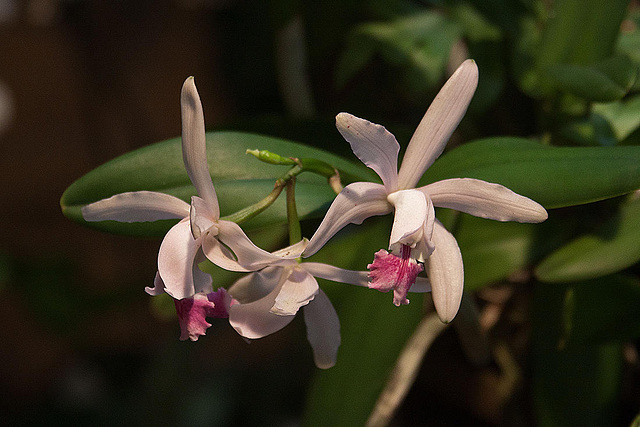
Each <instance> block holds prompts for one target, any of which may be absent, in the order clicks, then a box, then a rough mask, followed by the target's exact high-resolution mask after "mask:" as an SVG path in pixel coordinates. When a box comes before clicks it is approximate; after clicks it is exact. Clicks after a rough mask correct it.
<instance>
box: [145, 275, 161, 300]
mask: <svg viewBox="0 0 640 427" xmlns="http://www.w3.org/2000/svg"><path fill="white" fill-rule="evenodd" d="M144 291H145V292H146V293H148V294H149V295H151V296H154V297H155V296H158V295H160V294H163V293H164V282H163V281H162V278H161V277H160V273H158V272H157V271H156V277H155V278H154V279H153V288H152V287H149V286H147V287H145V288H144Z"/></svg>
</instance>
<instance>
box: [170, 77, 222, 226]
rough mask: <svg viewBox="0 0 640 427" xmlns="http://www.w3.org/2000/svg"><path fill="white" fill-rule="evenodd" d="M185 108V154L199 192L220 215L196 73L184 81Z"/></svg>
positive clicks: (183, 108)
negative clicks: (209, 163)
mask: <svg viewBox="0 0 640 427" xmlns="http://www.w3.org/2000/svg"><path fill="white" fill-rule="evenodd" d="M180 106H181V109H182V158H183V159H184V166H185V168H186V169H187V173H188V174H189V178H190V179H191V182H192V183H193V185H194V186H195V187H196V190H197V191H198V194H199V195H200V197H202V198H203V199H204V200H205V201H206V202H207V203H208V204H209V206H210V207H211V210H212V211H213V212H214V214H215V218H216V219H218V218H220V209H219V207H218V197H217V196H216V190H215V188H213V182H212V181H211V175H209V165H208V164H207V144H206V142H207V139H206V136H205V130H204V113H203V112H202V103H201V102H200V96H199V95H198V91H197V90H196V84H195V80H194V78H193V77H189V78H187V80H185V82H184V84H183V85H182V94H181V96H180Z"/></svg>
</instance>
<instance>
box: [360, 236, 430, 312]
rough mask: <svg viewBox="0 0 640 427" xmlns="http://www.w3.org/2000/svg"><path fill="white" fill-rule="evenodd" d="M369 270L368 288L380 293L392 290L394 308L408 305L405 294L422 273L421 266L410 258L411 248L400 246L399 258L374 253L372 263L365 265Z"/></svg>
mask: <svg viewBox="0 0 640 427" xmlns="http://www.w3.org/2000/svg"><path fill="white" fill-rule="evenodd" d="M367 268H368V269H369V278H371V281H370V282H369V287H370V288H372V289H377V290H379V291H381V292H389V291H390V290H392V289H393V303H394V304H395V305H396V306H400V305H406V304H409V300H408V299H407V292H409V288H411V285H413V284H414V283H415V282H416V277H417V276H418V274H419V273H420V272H421V271H422V266H421V265H419V264H418V263H417V262H416V261H415V260H414V259H413V258H411V247H410V246H408V245H402V246H401V248H400V256H397V255H394V254H392V253H389V252H387V251H385V250H384V249H380V250H379V251H378V252H376V253H375V257H374V259H373V263H372V264H369V265H367Z"/></svg>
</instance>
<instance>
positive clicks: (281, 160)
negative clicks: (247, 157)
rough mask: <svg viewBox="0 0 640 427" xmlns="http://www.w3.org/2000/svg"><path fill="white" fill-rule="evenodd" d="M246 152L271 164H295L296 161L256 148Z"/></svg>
mask: <svg viewBox="0 0 640 427" xmlns="http://www.w3.org/2000/svg"><path fill="white" fill-rule="evenodd" d="M246 153H247V154H251V155H252V156H255V157H256V158H257V159H258V160H260V161H262V162H265V163H270V164H272V165H295V164H296V161H295V160H294V159H292V158H290V157H282V156H281V155H279V154H275V153H272V152H271V151H267V150H258V149H257V148H256V149H255V150H247V151H246Z"/></svg>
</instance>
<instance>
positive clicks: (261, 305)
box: [229, 242, 430, 369]
mask: <svg viewBox="0 0 640 427" xmlns="http://www.w3.org/2000/svg"><path fill="white" fill-rule="evenodd" d="M305 243H306V242H305ZM294 246H295V245H294ZM283 251H287V249H284V250H283ZM278 253H282V251H279V252H274V254H278ZM316 277H319V278H322V279H327V280H332V281H335V282H341V283H349V284H353V285H357V286H367V282H368V280H369V278H368V272H367V271H352V270H344V269H341V268H338V267H334V266H331V265H327V264H322V263H316V262H303V263H298V262H296V261H295V260H285V261H284V262H281V263H279V264H278V265H277V266H269V267H266V268H265V269H263V270H260V271H257V272H254V273H250V274H248V275H246V276H244V277H242V278H241V279H239V280H237V281H236V282H235V283H234V284H233V285H232V286H231V287H230V288H229V293H230V294H231V295H232V296H233V298H234V299H235V300H237V301H238V302H239V303H238V304H234V305H232V306H231V307H230V309H229V323H231V326H233V328H234V329H235V330H236V331H237V332H238V333H239V334H240V335H242V336H243V337H245V338H249V339H257V338H262V337H264V336H266V335H270V334H272V333H274V332H277V331H279V330H280V329H282V328H284V327H285V326H286V325H288V324H289V323H290V322H291V321H292V320H293V319H294V317H295V315H296V313H297V312H298V310H300V309H302V311H303V314H304V321H305V323H306V326H307V339H308V340H309V343H310V344H311V348H312V349H313V357H314V361H315V363H316V366H318V367H319V368H322V369H327V368H330V367H332V366H333V365H335V363H336V358H337V354H338V347H339V346H340V322H339V320H338V315H337V314H336V311H335V309H334V308H333V306H332V305H331V302H330V301H329V298H328V297H327V295H326V294H325V293H324V292H323V291H322V290H321V289H320V288H319V286H318V282H317V281H316V279H315V278H316ZM429 290H430V287H429V282H428V280H427V279H426V278H423V277H420V278H419V280H418V281H417V283H415V284H414V285H413V287H412V288H411V292H428V291H429Z"/></svg>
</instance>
